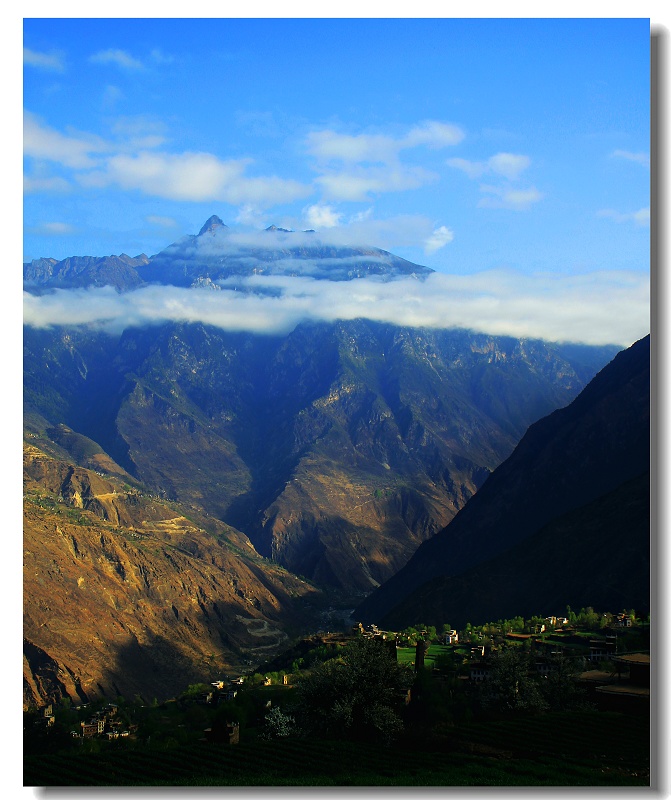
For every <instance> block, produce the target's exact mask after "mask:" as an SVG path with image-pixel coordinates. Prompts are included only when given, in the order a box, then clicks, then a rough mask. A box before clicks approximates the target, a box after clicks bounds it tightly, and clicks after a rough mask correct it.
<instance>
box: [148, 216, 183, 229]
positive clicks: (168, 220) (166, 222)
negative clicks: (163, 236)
mask: <svg viewBox="0 0 671 800" xmlns="http://www.w3.org/2000/svg"><path fill="white" fill-rule="evenodd" d="M145 220H146V221H147V222H148V223H149V224H150V225H156V226H157V227H159V228H174V227H176V225H177V222H176V220H174V219H173V218H172V217H160V216H157V215H155V214H150V215H149V216H148V217H145Z"/></svg>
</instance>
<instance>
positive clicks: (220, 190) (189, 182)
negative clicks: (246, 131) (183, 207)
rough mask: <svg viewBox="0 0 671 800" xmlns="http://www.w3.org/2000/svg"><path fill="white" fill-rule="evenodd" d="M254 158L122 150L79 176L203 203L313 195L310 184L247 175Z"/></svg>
mask: <svg viewBox="0 0 671 800" xmlns="http://www.w3.org/2000/svg"><path fill="white" fill-rule="evenodd" d="M250 163H251V161H250V159H238V160H229V161H222V160H220V159H219V158H217V157H216V156H214V155H212V154H211V153H179V154H170V153H156V152H146V151H145V152H140V153H138V154H137V155H126V154H118V155H115V156H112V157H111V158H109V159H107V161H106V163H105V166H104V168H103V169H101V170H98V171H96V172H92V173H88V174H86V175H82V176H81V177H80V182H81V183H82V184H83V185H85V186H96V187H103V186H108V185H110V184H116V185H118V186H121V187H122V188H124V189H131V190H132V189H136V190H139V191H141V192H143V193H144V194H147V195H149V196H153V197H163V198H166V199H170V200H184V201H191V202H203V201H207V200H217V201H222V202H226V203H231V204H232V205H240V204H244V203H252V204H259V205H273V204H275V203H279V202H289V201H291V200H295V199H297V198H300V197H305V196H306V195H308V194H310V193H311V191H312V190H311V188H310V187H307V186H305V185H303V184H300V183H298V182H296V181H292V180H284V179H282V178H278V177H275V176H269V177H260V178H257V177H249V176H246V175H245V174H244V172H245V169H246V167H247V166H248V165H249V164H250Z"/></svg>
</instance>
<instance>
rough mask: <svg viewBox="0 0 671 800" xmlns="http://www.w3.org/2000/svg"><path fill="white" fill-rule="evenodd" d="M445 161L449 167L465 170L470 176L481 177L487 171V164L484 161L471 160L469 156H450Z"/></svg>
mask: <svg viewBox="0 0 671 800" xmlns="http://www.w3.org/2000/svg"><path fill="white" fill-rule="evenodd" d="M445 163H446V164H447V166H448V167H453V168H454V169H460V170H461V171H462V172H465V173H466V175H468V177H469V178H479V177H480V176H481V175H483V174H484V173H485V172H486V171H487V164H485V162H484V161H469V160H468V159H467V158H448V159H447V161H446V162H445Z"/></svg>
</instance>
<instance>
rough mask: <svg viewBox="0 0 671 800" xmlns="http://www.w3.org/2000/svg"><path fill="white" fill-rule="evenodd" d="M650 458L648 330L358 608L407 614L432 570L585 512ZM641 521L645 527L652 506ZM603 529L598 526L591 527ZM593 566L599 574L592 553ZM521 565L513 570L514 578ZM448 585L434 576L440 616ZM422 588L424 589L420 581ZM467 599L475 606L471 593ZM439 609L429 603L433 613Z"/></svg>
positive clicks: (460, 572)
mask: <svg viewBox="0 0 671 800" xmlns="http://www.w3.org/2000/svg"><path fill="white" fill-rule="evenodd" d="M649 468H650V337H646V338H645V339H642V340H640V341H639V342H637V343H635V344H634V345H632V347H631V348H629V349H628V350H625V351H623V352H621V353H619V354H618V355H617V356H616V358H615V359H614V360H613V361H612V362H611V363H610V364H609V365H608V366H607V367H605V368H604V369H603V370H602V371H601V372H600V373H599V374H598V375H597V376H596V377H595V378H594V379H593V380H592V381H591V382H590V384H589V385H588V386H587V388H586V389H585V390H583V392H582V393H581V394H580V395H579V396H578V398H577V399H576V400H575V401H574V402H573V403H571V405H569V406H568V407H567V408H564V409H560V410H558V411H555V412H554V413H552V414H550V415H549V416H548V417H547V418H545V419H543V420H541V421H539V422H537V423H536V424H535V425H533V426H531V428H530V429H529V430H528V431H527V433H526V434H525V436H524V437H523V439H522V440H521V442H520V443H519V445H518V446H517V447H516V449H515V451H514V453H513V454H512V455H511V456H510V458H508V459H507V461H505V462H504V463H503V464H502V465H501V466H500V467H499V468H498V469H497V470H496V471H495V472H494V473H493V474H492V475H491V476H490V478H489V479H488V480H487V482H486V483H485V484H484V486H483V487H482V488H481V489H480V490H479V491H478V493H477V495H475V497H473V498H472V499H471V500H470V501H469V503H468V504H467V505H466V506H465V507H464V508H463V509H462V510H461V512H460V513H459V514H458V515H457V516H456V517H455V519H454V520H453V521H452V522H451V523H450V525H448V526H447V527H446V528H445V529H444V530H443V531H441V532H440V533H439V534H438V535H437V536H435V537H433V538H432V539H431V540H429V541H428V542H425V543H424V544H423V545H422V546H421V547H420V548H419V549H418V550H417V552H416V553H415V555H414V556H413V558H412V559H411V560H410V561H409V562H408V564H407V565H406V567H405V568H404V569H403V570H401V571H400V572H399V573H397V574H396V575H395V576H394V577H393V578H392V579H391V580H389V581H388V582H387V583H386V584H385V585H383V586H382V587H381V588H380V589H379V590H378V591H376V592H374V593H373V594H372V595H371V596H370V597H369V598H367V599H366V600H365V601H364V602H363V603H362V604H361V605H360V607H359V608H358V609H357V615H358V616H360V617H361V618H362V619H364V620H375V621H379V620H381V619H383V618H384V619H387V620H389V619H400V618H401V617H403V618H404V617H405V612H404V610H403V603H404V601H405V600H406V598H408V597H410V595H412V594H413V593H414V592H417V590H419V589H420V587H422V586H424V585H426V584H427V583H428V582H429V581H431V580H432V579H434V578H439V577H441V578H449V577H452V578H455V579H456V576H461V577H463V576H464V573H466V571H467V570H469V569H472V568H474V567H476V566H479V565H481V564H482V563H483V562H484V561H485V560H489V559H491V558H494V557H495V556H497V555H500V554H503V553H505V552H506V551H509V550H510V549H511V548H513V547H515V546H516V545H518V544H520V543H522V542H523V543H524V544H525V545H529V547H532V544H531V542H530V540H529V537H531V536H533V535H534V534H537V533H538V532H539V531H541V530H542V529H543V528H544V527H545V526H547V525H551V524H557V525H560V518H562V517H565V515H567V514H570V513H571V512H574V511H576V510H577V509H580V508H581V507H584V506H589V509H588V510H586V511H585V517H586V518H588V517H589V516H590V515H592V514H593V506H592V504H593V503H595V502H596V501H599V500H600V498H603V497H604V496H605V495H606V494H608V493H609V492H618V491H620V487H621V486H623V484H625V483H626V482H627V481H633V480H635V479H638V478H640V477H641V476H644V475H646V474H648V473H649ZM639 486H640V485H639ZM622 491H624V490H622ZM638 491H639V492H640V491H641V489H640V488H639V490H638ZM579 516H580V515H578V518H579ZM561 524H563V523H561ZM644 527H645V528H646V529H647V528H648V527H649V506H648V515H647V516H646V518H645V523H644ZM637 530H638V533H637V536H638V537H639V538H638V541H639V542H640V535H641V534H640V529H637ZM603 534H604V531H603V529H600V534H599V533H598V532H597V533H595V534H594V535H595V536H597V537H598V536H599V535H603ZM545 535H548V534H547V533H546V534H545ZM606 544H607V542H603V545H604V546H606ZM518 553H519V551H518ZM496 563H497V565H500V564H501V563H514V562H513V561H512V560H508V561H504V562H500V561H497V562H496ZM523 563H524V562H523ZM593 568H594V571H595V574H598V569H599V565H598V563H594V564H593ZM484 574H494V573H493V572H491V571H487V570H484V567H483V569H482V570H481V571H480V573H479V575H480V577H482V575H484ZM522 574H523V572H522V571H521V570H520V571H519V572H518V571H515V572H514V575H515V576H517V577H518V579H520V580H521V575H522ZM557 574H558V575H560V574H561V570H559V571H558V573H557ZM436 585H438V584H436ZM436 585H434V588H435V586H436ZM449 585H450V584H448V583H446V582H445V581H444V580H443V581H442V582H441V583H440V587H441V589H440V592H443V590H445V592H444V593H442V594H441V596H442V597H444V598H445V601H446V605H444V606H442V607H441V608H440V613H441V614H446V615H447V617H446V619H447V618H448V617H449V611H450V608H451V606H450V603H451V600H450V599H449V589H448V588H447V587H448V586H449ZM453 585H458V584H453ZM461 585H463V586H468V587H470V588H469V589H468V591H474V590H475V587H476V586H477V582H476V583H472V582H470V581H469V580H468V579H467V578H464V579H463V581H462V584H461ZM426 591H427V592H430V591H431V590H430V589H429V588H428V587H427V590H426ZM463 591H466V590H465V589H464V590H463ZM646 592H647V588H646V586H639V591H638V596H639V597H644V596H645V595H646ZM463 597H464V596H463V594H462V600H461V601H456V600H455V606H454V610H455V613H457V609H459V611H458V613H460V614H466V615H468V613H469V611H468V604H467V603H466V602H465V601H464V599H463ZM434 599H435V598H434ZM413 602H414V603H420V604H421V607H422V608H424V607H427V603H428V601H427V599H426V595H425V596H423V597H422V599H421V601H420V600H418V596H416V597H415V599H414V600H413ZM474 606H475V607H476V608H477V607H478V606H477V601H474ZM438 613H439V610H438V608H435V609H434V616H435V615H436V614H438ZM497 616H498V615H497Z"/></svg>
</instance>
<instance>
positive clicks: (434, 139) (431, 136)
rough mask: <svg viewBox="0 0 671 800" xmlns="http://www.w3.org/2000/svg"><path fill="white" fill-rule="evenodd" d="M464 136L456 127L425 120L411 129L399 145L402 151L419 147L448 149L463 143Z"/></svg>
mask: <svg viewBox="0 0 671 800" xmlns="http://www.w3.org/2000/svg"><path fill="white" fill-rule="evenodd" d="M464 136H465V134H464V132H463V131H462V129H461V128H459V127H458V126H456V125H451V124H449V123H446V122H436V121H434V120H427V121H426V122H421V123H420V124H419V125H415V126H414V128H411V129H410V131H409V132H408V133H407V135H406V136H404V137H403V138H402V139H401V140H400V143H401V147H402V148H403V149H405V148H408V147H418V146H420V145H426V146H427V147H433V148H439V147H450V146H452V145H455V144H459V142H461V141H463V139H464Z"/></svg>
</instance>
